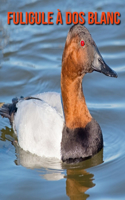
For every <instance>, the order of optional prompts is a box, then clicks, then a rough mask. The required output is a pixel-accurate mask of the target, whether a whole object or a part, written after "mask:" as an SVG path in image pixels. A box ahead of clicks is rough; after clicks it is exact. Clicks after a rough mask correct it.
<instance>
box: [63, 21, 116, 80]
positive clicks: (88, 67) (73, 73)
mask: <svg viewBox="0 0 125 200" xmlns="http://www.w3.org/2000/svg"><path fill="white" fill-rule="evenodd" d="M62 69H64V71H63V70H62V74H63V72H64V73H65V75H66V76H68V77H69V78H70V79H75V78H76V77H78V76H82V75H83V76H84V74H86V73H91V72H93V71H97V72H101V73H103V74H105V75H106V76H111V77H117V74H116V72H115V71H113V70H112V69H111V68H110V67H109V66H108V65H107V64H106V63H105V61H104V59H103V58H102V56H101V54H100V52H99V50H98V48H97V46H96V44H95V42H94V40H93V39H92V37H91V35H90V33H89V31H88V30H87V28H85V27H84V26H82V25H79V24H78V25H73V26H72V27H71V28H70V30H69V32H68V35H67V39H66V44H65V48H64V52H63V57H62Z"/></svg>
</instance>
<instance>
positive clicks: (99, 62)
mask: <svg viewBox="0 0 125 200" xmlns="http://www.w3.org/2000/svg"><path fill="white" fill-rule="evenodd" d="M94 54H95V55H94V61H93V63H92V68H93V70H94V71H97V72H100V73H103V74H105V75H106V76H110V77H116V78H117V77H118V75H117V73H116V72H115V71H114V70H112V69H111V68H110V67H109V66H108V65H107V64H106V63H105V61H104V60H103V58H102V56H101V54H100V52H99V50H98V48H97V47H96V46H94Z"/></svg>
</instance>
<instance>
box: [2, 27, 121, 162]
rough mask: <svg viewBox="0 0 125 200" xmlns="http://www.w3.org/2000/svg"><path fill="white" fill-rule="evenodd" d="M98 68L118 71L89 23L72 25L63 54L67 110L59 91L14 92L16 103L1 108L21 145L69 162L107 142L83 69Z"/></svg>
mask: <svg viewBox="0 0 125 200" xmlns="http://www.w3.org/2000/svg"><path fill="white" fill-rule="evenodd" d="M93 71H97V72H101V73H103V74H105V75H107V76H111V77H117V74H116V72H115V71H113V70H112V69H111V68H109V66H108V65H107V64H106V63H105V61H104V60H103V58H102V56H101V54H100V52H99V50H98V48H97V46H96V44H95V42H94V40H93V39H92V37H91V35H90V33H89V31H88V30H87V28H85V27H84V26H82V25H79V24H78V25H73V26H72V27H71V28H70V30H69V32H68V35H67V38H66V43H65V47H64V51H63V56H62V71H61V94H62V101H63V110H64V115H63V110H62V104H61V97H60V94H58V93H49V92H48V93H41V94H38V95H34V96H32V97H26V98H24V97H20V98H14V99H13V100H12V103H11V104H4V105H3V106H2V107H1V108H0V114H1V116H2V117H7V118H9V120H10V122H11V124H12V126H13V129H14V132H15V133H16V134H17V137H18V143H19V145H20V147H21V148H23V149H24V150H25V151H29V152H31V153H33V154H36V155H38V156H45V157H56V158H58V159H61V160H62V161H65V162H76V161H82V160H84V159H85V158H88V157H91V156H93V155H94V154H96V153H97V152H99V151H100V150H101V149H102V148H103V136H102V131H101V128H100V126H99V124H98V123H97V122H96V120H95V119H94V118H93V117H92V116H91V114H90V112H89V110H88V108H87V105H86V101H85V97H84V94H83V90H82V79H83V77H84V75H85V74H86V73H91V72H93Z"/></svg>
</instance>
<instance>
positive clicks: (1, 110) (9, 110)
mask: <svg viewBox="0 0 125 200" xmlns="http://www.w3.org/2000/svg"><path fill="white" fill-rule="evenodd" d="M30 99H36V100H40V101H42V100H41V99H39V98H36V97H25V98H24V97H23V96H21V97H20V98H17V97H15V98H13V99H12V103H8V104H3V105H2V107H0V115H1V116H2V117H5V118H8V119H9V120H10V124H11V125H12V124H13V120H14V115H15V113H16V111H17V107H16V104H17V103H18V102H19V101H20V100H30Z"/></svg>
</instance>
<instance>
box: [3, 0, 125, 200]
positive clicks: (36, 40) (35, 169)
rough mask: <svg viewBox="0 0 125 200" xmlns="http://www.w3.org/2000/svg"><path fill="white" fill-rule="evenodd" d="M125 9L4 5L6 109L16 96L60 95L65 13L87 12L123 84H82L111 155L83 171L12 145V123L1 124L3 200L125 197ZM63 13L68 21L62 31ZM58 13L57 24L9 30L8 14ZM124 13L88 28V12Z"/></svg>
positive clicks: (94, 80)
mask: <svg viewBox="0 0 125 200" xmlns="http://www.w3.org/2000/svg"><path fill="white" fill-rule="evenodd" d="M124 8H125V2H124V1H123V0H120V1H113V0H108V1H96V2H95V1H92V0H90V1H88V2H87V1H80V0H78V1H74V2H73V1H71V0H68V1H65V2H64V1H57V0H53V1H50V0H49V1H48V0H47V1H38V0H32V1H29V0H25V1H24V0H23V1H19V2H17V1H16V0H13V1H9V0H1V2H0V102H1V103H2V102H5V103H7V102H11V99H12V98H13V97H15V96H20V95H23V96H29V95H32V94H37V93H41V92H46V91H55V92H60V91H61V90H60V73H61V59H62V52H63V48H64V44H65V39H66V36H67V33H68V30H69V28H70V26H69V25H66V24H65V12H67V11H70V12H74V11H77V12H80V11H83V12H85V13H86V16H85V19H86V23H85V26H86V27H87V28H88V30H89V31H90V33H91V35H92V37H93V39H94V40H95V42H96V44H97V46H98V47H99V50H100V52H101V54H102V56H103V58H104V60H105V61H106V63H107V64H108V65H109V66H110V67H111V68H113V69H114V70H115V71H116V72H117V74H118V78H117V79H115V78H109V77H106V76H104V75H103V74H100V73H97V72H93V73H92V74H87V75H86V76H85V78H84V80H83V89H84V94H85V97H86V101H87V105H88V108H89V110H90V112H91V114H92V116H93V117H94V118H95V119H96V120H97V121H98V123H99V124H100V126H101V128H102V132H103V137H104V148H103V150H102V151H101V152H99V153H98V154H97V155H95V156H94V157H93V158H91V159H88V160H86V161H84V162H82V163H79V164H76V165H64V164H63V163H61V162H59V161H57V160H52V159H45V158H44V159H43V158H39V157H37V156H34V155H32V154H30V153H28V152H25V151H23V150H22V149H20V148H19V147H17V146H16V147H15V146H13V145H12V143H11V142H12V141H13V140H14V139H16V138H15V135H14V133H13V130H12V129H11V126H10V124H9V122H8V120H7V119H2V118H0V180H1V181H0V199H1V200H6V199H9V200H11V199H12V200H13V199H18V200H22V199H23V200H25V199H26V200H27V199H31V200H33V199H37V200H39V199H44V200H46V199H54V200H55V199H60V200H61V199H73V200H74V199H76V200H78V199H90V200H98V199H99V200H106V199H107V200H109V199H113V200H114V199H119V200H120V199H124V198H125V173H124V166H125V145H124V144H125V142H124V141H125V15H124ZM57 9H60V10H61V12H62V15H63V17H64V23H63V25H56V24H55V21H56V17H55V16H56V15H57ZM8 11H12V12H23V13H25V12H26V11H27V12H31V11H32V12H45V13H47V12H49V11H52V12H54V25H39V26H38V25H14V24H13V23H11V25H7V12H8ZM90 11H92V12H98V13H99V16H100V15H101V12H116V11H118V12H120V13H121V24H120V25H88V23H87V13H88V12H90Z"/></svg>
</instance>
